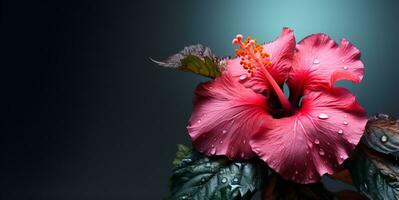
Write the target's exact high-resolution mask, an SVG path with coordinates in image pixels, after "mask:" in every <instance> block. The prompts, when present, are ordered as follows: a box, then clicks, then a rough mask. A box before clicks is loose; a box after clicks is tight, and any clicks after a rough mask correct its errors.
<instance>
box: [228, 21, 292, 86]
mask: <svg viewBox="0 0 399 200" xmlns="http://www.w3.org/2000/svg"><path fill="white" fill-rule="evenodd" d="M263 47H264V52H266V53H268V54H270V61H271V63H272V65H271V66H270V67H268V68H267V70H268V71H269V73H270V74H271V75H272V76H273V78H274V79H275V80H276V82H277V83H278V84H279V85H283V84H284V82H285V81H286V80H287V78H288V72H289V71H290V70H291V62H292V57H293V54H294V49H295V37H294V32H293V31H292V30H291V29H289V28H284V29H283V30H282V33H281V35H280V36H279V37H278V38H277V39H276V40H275V41H273V42H271V43H267V44H265V45H263ZM240 61H241V58H234V59H231V60H228V61H227V69H228V70H229V71H230V72H231V74H232V75H233V76H234V77H236V78H237V79H238V80H240V81H241V82H243V83H244V85H245V86H246V87H250V88H252V89H253V90H254V91H255V92H257V93H262V92H263V91H264V90H266V89H267V88H271V86H270V85H269V83H268V82H267V81H266V78H265V75H264V74H263V73H262V72H261V71H256V72H255V74H254V76H252V77H250V78H249V77H248V76H247V72H246V71H245V70H244V69H243V67H242V66H241V65H240Z"/></svg>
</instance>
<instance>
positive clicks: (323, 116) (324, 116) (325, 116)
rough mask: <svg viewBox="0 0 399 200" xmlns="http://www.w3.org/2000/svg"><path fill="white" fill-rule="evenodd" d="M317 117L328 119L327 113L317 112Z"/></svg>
mask: <svg viewBox="0 0 399 200" xmlns="http://www.w3.org/2000/svg"><path fill="white" fill-rule="evenodd" d="M319 118H320V119H328V115H327V114H325V113H320V114H319Z"/></svg>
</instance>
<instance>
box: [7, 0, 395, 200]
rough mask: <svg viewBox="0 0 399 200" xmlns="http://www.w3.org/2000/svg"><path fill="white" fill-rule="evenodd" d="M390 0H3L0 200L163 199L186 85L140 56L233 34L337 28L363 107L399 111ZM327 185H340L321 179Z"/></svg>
mask: <svg viewBox="0 0 399 200" xmlns="http://www.w3.org/2000/svg"><path fill="white" fill-rule="evenodd" d="M398 8H399V3H398V1H394V0H392V1H377V0H375V1H371V0H370V1H367V0H354V1H349V0H346V1H344V0H334V1H327V0H325V1H322V0H313V1H310V0H304V1H297V0H296V1H294V0H292V1H284V0H280V1H277V0H276V1H245V2H244V1H232V0H225V1H216V0H207V1H205V0H202V1H194V0H192V1H189V0H184V1H161V0H159V1H155V0H147V1H142V2H136V1H127V0H125V1H106V0H98V1H76V2H73V1H26V2H22V1H2V3H1V29H0V30H1V31H0V34H1V41H2V43H1V47H2V58H1V59H0V60H1V61H0V62H1V67H2V72H1V73H0V74H1V77H0V80H1V86H2V90H1V91H2V99H3V100H4V101H5V102H4V103H3V104H2V105H3V106H4V108H2V110H1V112H2V115H3V116H4V117H5V119H4V120H3V121H2V122H3V125H2V126H1V134H0V158H1V163H0V187H1V188H2V189H1V190H0V199H161V198H162V197H163V196H165V195H166V194H167V179H168V176H169V175H170V167H171V165H170V163H171V161H172V159H173V157H174V153H175V150H176V144H178V143H184V144H189V143H190V141H189V138H188V137H187V133H186V130H185V125H186V123H187V120H188V118H189V116H190V112H191V106H192V96H193V91H194V88H195V86H196V85H197V84H198V83H199V82H201V81H205V80H206V79H205V78H202V77H198V76H196V75H194V74H189V73H184V72H177V71H173V70H168V69H162V68H159V67H157V66H156V65H154V64H153V63H151V62H150V61H149V59H148V58H149V57H153V58H155V59H162V58H165V57H167V56H169V55H171V54H173V53H175V52H177V51H179V50H180V49H181V48H183V47H184V46H186V45H189V44H196V43H202V44H205V45H207V46H209V47H211V48H212V49H213V51H214V53H216V54H217V55H219V56H225V55H232V53H233V49H234V46H233V45H231V40H232V38H233V37H234V36H235V35H236V34H237V33H242V34H244V35H250V36H253V37H255V38H256V39H258V41H270V40H272V39H274V38H275V37H277V36H278V34H280V32H281V29H282V27H284V26H288V27H291V28H292V29H294V30H295V35H296V38H297V41H299V40H300V39H302V38H303V37H305V36H307V35H309V34H312V33H318V32H322V33H326V34H329V35H331V36H332V37H333V38H334V39H335V40H336V41H339V40H340V39H341V38H342V37H345V38H347V39H348V40H349V41H351V42H353V43H354V44H355V45H356V46H357V47H358V48H359V49H360V50H361V52H362V60H363V62H364V64H365V78H364V81H363V82H362V83H361V84H357V85H355V84H352V83H349V82H341V83H340V85H344V86H346V87H348V88H349V89H350V90H351V91H353V92H354V93H355V94H356V95H357V97H358V100H359V101H360V103H361V104H362V105H363V106H364V107H365V108H366V109H367V111H368V112H369V114H373V113H376V112H384V113H388V114H392V115H396V116H399V106H398V101H399V95H398V94H397V91H398V89H399V80H398V78H397V77H398V73H399V68H398V66H397V60H398V55H397V49H398V46H399V41H398V39H397V36H398V35H399V28H398V25H397V21H398V19H399V12H398ZM327 182H328V186H329V188H331V189H334V190H336V189H339V188H343V187H347V186H345V185H337V184H336V183H334V182H331V181H328V180H327Z"/></svg>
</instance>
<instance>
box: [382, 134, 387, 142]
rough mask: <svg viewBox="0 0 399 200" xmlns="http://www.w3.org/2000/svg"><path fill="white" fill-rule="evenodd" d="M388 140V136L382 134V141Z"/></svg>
mask: <svg viewBox="0 0 399 200" xmlns="http://www.w3.org/2000/svg"><path fill="white" fill-rule="evenodd" d="M387 141H388V137H387V136H386V135H383V136H381V142H383V143H385V142H387Z"/></svg>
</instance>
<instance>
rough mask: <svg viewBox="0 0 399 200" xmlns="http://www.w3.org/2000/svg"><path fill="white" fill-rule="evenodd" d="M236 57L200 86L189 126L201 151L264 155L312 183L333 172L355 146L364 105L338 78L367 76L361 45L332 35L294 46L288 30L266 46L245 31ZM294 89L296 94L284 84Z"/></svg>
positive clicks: (363, 119) (286, 174)
mask: <svg viewBox="0 0 399 200" xmlns="http://www.w3.org/2000/svg"><path fill="white" fill-rule="evenodd" d="M233 44H237V45H239V47H240V48H239V49H238V50H237V51H236V54H237V57H235V58H233V59H229V60H227V62H226V69H225V70H224V71H223V72H222V75H221V76H220V77H218V78H216V79H215V80H211V81H209V82H206V83H202V84H200V85H199V86H198V87H197V89H196V92H195V98H194V108H193V113H192V116H191V118H190V121H189V125H188V127H187V129H188V132H189V134H190V137H191V138H192V143H193V145H194V146H195V148H196V149H197V150H199V151H200V152H202V153H204V154H206V155H208V156H212V155H225V156H227V157H229V158H230V159H248V158H251V157H254V156H259V157H260V158H261V159H262V160H264V161H265V162H266V163H267V165H268V166H269V167H270V168H272V169H274V170H275V171H276V172H278V173H279V174H280V175H281V176H282V177H283V178H285V179H287V180H292V181H295V182H298V183H312V182H316V181H319V180H320V177H321V176H322V175H323V174H326V173H328V174H333V173H334V172H335V171H337V170H338V169H339V168H340V165H341V164H342V163H343V162H344V160H345V159H347V158H348V156H349V155H350V154H351V153H352V152H353V150H354V148H355V147H356V145H357V143H358V142H359V140H360V138H361V137H362V135H363V132H364V128H365V125H366V122H367V114H366V112H365V110H364V109H363V108H362V107H361V106H360V105H359V104H358V103H357V101H356V98H355V96H354V95H353V94H352V93H350V92H349V91H348V90H346V89H344V88H341V87H336V86H334V83H335V82H337V81H338V80H350V81H352V82H355V83H359V82H361V80H362V78H363V63H362V62H361V61H360V51H359V50H358V49H357V48H356V47H354V46H353V45H352V44H351V43H349V42H348V41H347V40H345V39H342V41H341V44H340V45H339V46H338V44H337V43H336V42H334V41H333V40H332V39H331V38H330V37H329V36H327V35H325V34H314V35H310V36H308V37H306V38H305V39H303V40H302V41H300V42H299V43H298V44H295V38H294V34H293V31H292V30H290V29H289V28H284V29H283V31H282V34H281V35H280V36H279V37H278V38H277V39H276V40H275V41H273V42H271V43H267V44H264V45H259V44H256V41H255V40H253V39H251V38H247V39H246V40H243V37H242V35H237V36H236V38H235V39H234V40H233ZM284 84H287V86H288V87H289V94H290V95H289V98H287V97H286V96H285V94H284V92H283V90H282V88H283V85H284Z"/></svg>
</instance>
